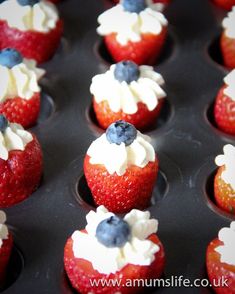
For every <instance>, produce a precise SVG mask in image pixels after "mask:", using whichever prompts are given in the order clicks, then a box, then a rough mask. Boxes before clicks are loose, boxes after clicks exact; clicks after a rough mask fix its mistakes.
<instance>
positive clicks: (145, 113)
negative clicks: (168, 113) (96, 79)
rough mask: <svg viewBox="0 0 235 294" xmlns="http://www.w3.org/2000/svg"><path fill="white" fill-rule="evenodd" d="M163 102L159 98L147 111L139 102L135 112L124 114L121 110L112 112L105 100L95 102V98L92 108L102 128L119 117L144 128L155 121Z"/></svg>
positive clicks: (139, 127) (138, 127) (141, 128)
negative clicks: (154, 105)
mask: <svg viewBox="0 0 235 294" xmlns="http://www.w3.org/2000/svg"><path fill="white" fill-rule="evenodd" d="M163 103H164V100H163V99H160V100H159V102H158V105H157V106H156V107H155V109H154V110H152V111H149V110H148V108H147V106H146V105H145V104H144V103H142V102H139V103H138V110H137V112H136V113H134V114H126V113H124V112H123V111H122V110H120V111H118V112H113V111H112V110H111V109H110V107H109V104H108V102H107V101H102V102H100V103H97V102H96V101H95V99H93V108H94V111H95V114H96V118H97V120H98V122H99V125H100V126H101V127H102V128H103V129H106V128H107V127H108V126H109V125H110V124H111V123H113V122H115V121H117V120H119V119H121V120H125V121H127V122H129V123H131V124H133V125H134V126H135V127H136V128H137V129H140V130H144V129H146V128H148V127H149V126H151V125H152V124H154V123H155V122H156V119H157V117H158V116H159V114H160V111H161V109H162V105H163Z"/></svg>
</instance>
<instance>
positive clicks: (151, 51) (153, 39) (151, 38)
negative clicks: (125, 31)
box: [104, 27, 167, 65]
mask: <svg viewBox="0 0 235 294" xmlns="http://www.w3.org/2000/svg"><path fill="white" fill-rule="evenodd" d="M166 35H167V29H166V27H163V29H162V31H161V33H160V34H159V35H153V34H142V38H141V41H139V42H131V41H129V42H128V43H127V44H126V45H121V44H120V43H119V42H118V41H117V39H116V33H112V34H110V35H107V36H105V37H104V42H105V44H106V46H107V48H108V51H109V53H110V54H111V56H112V58H113V59H114V61H115V62H119V61H122V60H132V61H133V62H135V63H136V64H138V65H141V64H149V65H151V64H154V63H155V62H156V59H157V57H158V56H159V54H160V52H161V50H162V47H163V45H164V41H165V39H166Z"/></svg>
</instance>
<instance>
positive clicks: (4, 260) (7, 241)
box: [0, 210, 13, 286]
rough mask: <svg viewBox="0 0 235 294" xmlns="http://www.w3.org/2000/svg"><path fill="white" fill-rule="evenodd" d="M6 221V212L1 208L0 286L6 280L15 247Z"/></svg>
mask: <svg viewBox="0 0 235 294" xmlns="http://www.w3.org/2000/svg"><path fill="white" fill-rule="evenodd" d="M5 222H6V214H5V213H4V212H3V211H2V210H0V286H2V285H3V284H4V282H5V278H6V269H7V265H8V262H9V259H10V256H11V252H12V247H13V237H12V234H11V233H10V232H9V230H8V228H7V226H6V224H5Z"/></svg>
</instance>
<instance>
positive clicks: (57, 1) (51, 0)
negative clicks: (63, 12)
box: [48, 0, 60, 4]
mask: <svg viewBox="0 0 235 294" xmlns="http://www.w3.org/2000/svg"><path fill="white" fill-rule="evenodd" d="M48 1H50V2H52V3H54V4H57V3H59V2H60V0H48Z"/></svg>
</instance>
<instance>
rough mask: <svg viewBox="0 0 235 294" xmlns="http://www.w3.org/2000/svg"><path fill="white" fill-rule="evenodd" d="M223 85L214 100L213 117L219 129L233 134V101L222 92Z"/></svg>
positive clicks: (234, 131)
mask: <svg viewBox="0 0 235 294" xmlns="http://www.w3.org/2000/svg"><path fill="white" fill-rule="evenodd" d="M226 87H227V86H223V87H222V88H221V89H220V91H219V93H218V95H217V97H216V100H215V107H214V117H215V122H216V124H217V126H218V127H219V129H220V130H222V131H223V132H225V133H228V134H231V135H235V101H233V100H232V99H231V98H230V97H228V96H227V95H225V94H224V89H225V88H226Z"/></svg>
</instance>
